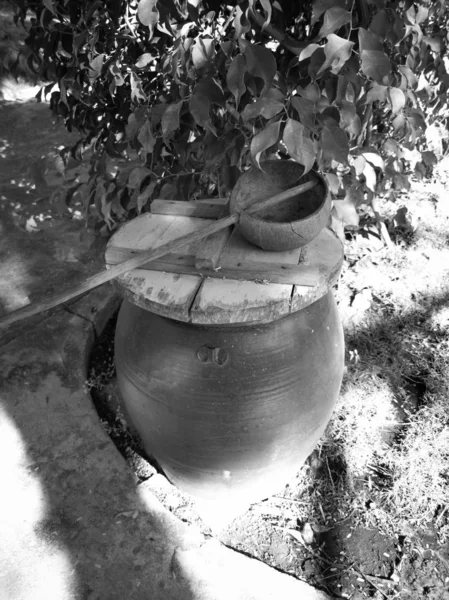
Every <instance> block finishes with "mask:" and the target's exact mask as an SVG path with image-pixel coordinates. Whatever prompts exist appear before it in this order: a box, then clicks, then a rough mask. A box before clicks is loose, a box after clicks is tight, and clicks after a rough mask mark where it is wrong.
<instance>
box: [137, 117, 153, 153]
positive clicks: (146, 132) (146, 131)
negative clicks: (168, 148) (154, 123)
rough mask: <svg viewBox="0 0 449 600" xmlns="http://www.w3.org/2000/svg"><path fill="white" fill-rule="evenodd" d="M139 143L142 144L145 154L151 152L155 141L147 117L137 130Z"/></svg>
mask: <svg viewBox="0 0 449 600" xmlns="http://www.w3.org/2000/svg"><path fill="white" fill-rule="evenodd" d="M137 139H138V140H139V142H140V144H141V145H142V148H143V151H144V152H145V153H146V154H151V153H152V152H153V150H154V144H155V143H156V138H155V137H154V136H153V133H152V131H151V125H150V122H149V121H148V119H147V120H146V121H145V123H144V124H143V126H142V128H141V129H140V131H139V135H138V136H137Z"/></svg>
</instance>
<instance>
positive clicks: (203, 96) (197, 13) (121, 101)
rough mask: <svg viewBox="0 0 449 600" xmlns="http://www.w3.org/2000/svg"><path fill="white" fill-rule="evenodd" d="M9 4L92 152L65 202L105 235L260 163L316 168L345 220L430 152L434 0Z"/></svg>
mask: <svg viewBox="0 0 449 600" xmlns="http://www.w3.org/2000/svg"><path fill="white" fill-rule="evenodd" d="M12 1H13V2H14V4H15V6H16V14H17V18H18V19H20V20H22V21H24V19H25V16H26V15H27V12H28V11H32V14H33V15H34V17H33V18H32V21H31V27H30V30H29V38H28V41H27V44H28V53H29V58H28V61H29V64H30V66H32V67H33V68H34V70H35V71H36V72H38V73H39V75H40V77H41V78H43V79H45V80H47V81H49V82H51V83H49V84H48V85H46V86H45V87H43V89H42V91H41V97H44V96H46V95H51V107H52V109H53V110H54V111H55V112H56V113H57V114H59V115H61V116H62V117H63V118H64V119H65V123H66V125H67V127H68V128H69V129H70V130H72V129H76V130H78V131H80V132H81V134H82V140H81V142H80V143H79V144H78V145H77V147H76V148H74V149H73V154H74V156H75V157H76V158H80V157H81V156H82V155H83V152H84V153H86V151H87V152H88V153H89V152H90V156H91V162H90V168H89V172H88V173H85V172H80V169H79V168H73V169H69V171H68V173H67V180H68V189H67V190H66V191H64V194H63V196H62V197H61V201H62V203H66V202H70V201H71V199H73V198H74V197H75V198H82V199H83V202H84V209H85V212H86V214H87V213H88V212H89V210H90V209H91V208H92V207H95V210H96V211H97V213H98V214H100V215H102V218H103V219H104V221H105V222H106V224H107V225H108V226H109V227H110V228H113V227H114V226H115V224H116V223H117V222H120V221H121V220H124V219H126V218H129V217H130V216H133V215H134V214H136V212H140V211H142V210H144V209H145V207H146V206H147V205H148V203H149V202H151V200H152V198H154V197H155V196H156V195H157V196H159V197H178V198H179V197H182V198H187V197H190V198H192V197H196V196H199V195H204V194H208V195H215V194H221V195H223V194H225V193H227V192H228V191H229V190H231V189H232V187H233V186H234V184H235V182H236V179H237V177H238V176H239V174H240V173H241V171H242V170H244V169H245V168H246V167H247V166H248V165H249V164H251V163H255V164H257V165H259V164H260V161H261V160H262V159H263V158H266V157H268V156H276V157H278V158H291V159H293V160H295V161H297V162H299V163H301V164H302V165H304V168H305V169H306V170H309V169H311V168H312V167H314V168H317V169H318V170H320V171H321V172H323V173H324V174H325V175H326V177H327V179H328V182H329V186H330V189H331V191H332V193H333V194H334V196H335V197H337V198H339V199H340V200H339V202H336V203H335V210H336V213H337V215H338V216H339V218H340V219H341V220H343V221H344V222H345V223H347V224H357V223H358V216H357V211H356V209H357V207H358V206H359V205H360V204H362V203H371V202H373V200H374V199H375V195H376V194H379V193H385V192H387V191H388V192H389V193H390V194H392V195H395V194H397V193H398V192H400V191H401V190H402V189H404V188H405V189H406V188H407V186H408V185H409V177H408V176H407V174H408V172H409V170H410V169H412V170H413V171H414V173H415V174H416V175H417V176H418V177H423V176H425V174H426V173H427V171H428V169H429V168H430V167H431V166H432V165H433V164H434V163H435V162H436V161H437V158H438V157H439V155H441V154H442V151H443V148H442V141H441V140H442V139H443V138H444V135H443V131H445V128H446V118H447V117H446V111H447V100H446V93H447V89H448V87H449V60H448V58H447V57H446V52H447V45H448V32H447V22H448V11H447V9H446V6H445V2H444V0H433V1H432V0H421V1H420V2H413V1H411V0H332V1H331V0H313V2H289V1H288V0H259V1H257V0H240V1H233V2H231V1H230V2H220V1H219V0H130V1H127V2H124V1H123V0H108V1H99V0H94V1H91V0H71V1H68V0H12ZM30 50H31V52H30ZM53 82H57V84H58V87H57V89H55V87H54V85H53Z"/></svg>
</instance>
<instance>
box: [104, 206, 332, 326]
mask: <svg viewBox="0 0 449 600" xmlns="http://www.w3.org/2000/svg"><path fill="white" fill-rule="evenodd" d="M207 223H211V220H209V219H204V218H197V217H185V216H173V215H163V214H148V213H147V214H144V215H141V216H140V217H137V218H136V219H134V220H133V221H131V222H130V223H127V224H125V225H124V226H123V227H122V228H121V229H120V230H119V231H118V232H117V233H116V234H114V236H113V237H112V238H111V240H110V241H109V244H108V248H107V252H106V261H107V263H108V264H110V265H112V264H117V263H120V262H122V261H123V260H126V259H127V258H128V257H129V256H130V255H132V253H133V252H136V251H142V250H144V249H148V248H150V247H151V248H156V247H157V246H159V245H161V244H164V243H166V242H168V241H171V240H173V239H175V238H176V237H178V236H181V235H185V234H186V233H189V232H191V231H196V230H197V229H198V228H200V227H203V226H204V225H205V224H207ZM219 234H220V235H219ZM342 261H343V250H342V246H341V243H340V241H339V240H338V238H337V237H336V236H335V234H334V233H333V232H331V231H330V230H323V231H322V232H321V233H320V234H319V236H318V237H317V238H316V239H315V240H314V241H313V242H312V243H311V244H309V245H308V246H307V247H306V248H304V249H295V250H292V251H287V252H265V251H263V250H261V249H259V248H257V247H256V246H253V245H252V244H250V243H249V242H247V241H246V240H245V239H243V238H242V236H241V235H240V234H239V233H238V231H237V229H234V231H233V232H232V234H231V235H230V236H229V230H228V232H227V233H226V232H225V231H220V232H218V233H216V234H213V235H212V236H211V237H210V238H208V239H204V240H201V241H200V242H196V243H195V244H193V245H189V246H187V247H185V248H184V249H181V251H180V253H179V254H178V253H177V254H172V255H168V256H163V257H161V258H159V259H158V260H157V261H156V262H155V263H151V264H147V265H144V267H140V268H139V269H136V270H134V271H131V272H130V273H126V274H125V275H123V276H121V277H119V278H118V280H117V284H118V286H119V287H120V289H121V290H122V291H123V293H124V294H125V295H126V296H127V297H128V298H130V299H131V300H132V301H133V302H134V303H135V304H137V305H139V306H142V307H143V308H146V309H148V310H151V311H153V312H155V313H157V314H160V315H163V316H167V317H171V318H173V319H177V320H181V321H186V322H188V321H190V322H193V323H198V324H212V323H213V324H226V323H233V324H235V323H242V324H243V323H255V322H258V323H266V322H270V321H272V320H275V319H278V318H281V317H283V316H285V315H287V314H289V313H290V312H292V311H296V310H300V309H301V308H304V307H305V306H307V305H308V304H311V303H312V302H314V301H315V300H317V299H318V298H320V297H321V296H323V295H324V294H325V293H327V291H328V289H329V285H331V284H332V283H333V282H334V281H335V278H336V277H337V276H338V274H339V270H340V269H341V265H342ZM199 265H202V266H201V271H200V272H198V270H197V266H199ZM149 269H151V270H149ZM231 277H233V279H230V278H231ZM295 277H297V279H295ZM267 281H269V283H267ZM292 282H295V285H293V284H292ZM304 282H306V283H307V285H302V284H303V283H304Z"/></svg>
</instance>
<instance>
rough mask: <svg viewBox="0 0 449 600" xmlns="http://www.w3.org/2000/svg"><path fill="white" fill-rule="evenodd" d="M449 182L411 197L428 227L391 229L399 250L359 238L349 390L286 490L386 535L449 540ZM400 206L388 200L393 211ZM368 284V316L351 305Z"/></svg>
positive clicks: (346, 305) (346, 281)
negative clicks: (431, 534)
mask: <svg viewBox="0 0 449 600" xmlns="http://www.w3.org/2000/svg"><path fill="white" fill-rule="evenodd" d="M443 168H444V169H446V166H445V165H444V164H443V165H442V167H440V169H443ZM441 175H442V176H441ZM446 180H447V177H446V171H443V172H442V173H440V176H439V179H438V181H436V182H434V183H430V184H416V186H415V188H412V189H415V191H413V192H412V193H411V194H410V195H409V196H408V197H404V198H403V202H402V204H403V205H404V206H406V207H407V209H408V211H409V212H410V213H413V217H414V219H415V221H417V222H418V227H417V229H416V230H415V231H412V230H409V231H403V230H394V229H391V230H390V231H391V234H392V239H393V240H394V242H395V248H394V249H393V251H387V250H386V249H385V248H380V249H379V248H378V247H376V248H372V247H371V248H370V247H369V246H367V245H366V244H364V245H363V244H362V245H360V236H358V235H357V236H355V237H354V239H353V240H352V241H351V242H350V243H349V244H348V248H347V255H348V258H349V260H348V264H347V266H346V270H345V273H344V274H343V277H342V284H341V286H340V289H339V290H338V294H337V296H338V298H339V300H340V311H341V314H342V317H343V321H344V325H345V331H346V346H347V360H346V365H347V371H346V373H345V378H344V382H343V388H342V393H341V396H340V399H339V402H338V404H337V407H336V410H335V413H334V416H333V418H332V421H331V422H330V424H329V426H328V429H327V432H326V436H325V438H324V439H323V440H322V442H321V444H320V446H319V448H318V450H317V451H316V453H315V454H314V457H313V458H312V460H311V461H310V465H309V467H307V468H306V469H305V470H304V473H303V475H304V477H302V478H301V477H300V478H299V479H298V480H297V482H296V483H295V486H293V487H290V489H289V490H288V495H289V496H291V497H294V498H297V499H300V500H302V501H304V505H303V506H304V510H303V513H304V514H303V518H304V519H307V518H309V519H312V520H315V522H316V521H317V520H318V521H320V522H323V521H324V522H327V523H330V524H332V523H335V522H338V521H340V520H342V519H344V518H345V517H347V516H348V515H351V518H352V519H353V520H354V521H355V522H356V523H357V524H359V525H362V526H365V527H372V528H376V529H378V530H380V531H381V532H382V533H385V534H388V535H392V534H396V535H400V534H404V532H405V533H406V534H407V535H412V532H415V531H416V532H417V531H419V530H426V529H427V530H428V528H433V530H434V531H435V532H436V534H437V536H438V539H439V541H440V542H445V541H447V540H448V539H449V514H448V513H449V510H447V506H448V500H449V208H448V204H447V200H446V196H447V191H448V190H447V183H446ZM399 206H400V205H398V204H396V205H392V204H386V205H385V207H384V209H385V213H386V214H388V212H390V215H394V214H395V211H396V210H397V208H398V207H399ZM363 290H365V291H364V292H363V294H365V295H366V293H367V290H369V292H370V293H368V296H367V297H368V299H369V304H370V306H369V307H368V308H367V309H366V310H365V311H364V312H363V314H360V310H354V309H353V308H352V307H351V305H350V304H351V300H352V302H353V304H354V305H357V304H356V302H354V299H355V298H356V297H357V295H358V294H361V293H362V291H363ZM365 297H366V296H365ZM365 308H366V307H365ZM307 469H312V474H313V481H314V484H313V486H310V472H309V473H307ZM308 503H310V505H308ZM309 506H310V507H309Z"/></svg>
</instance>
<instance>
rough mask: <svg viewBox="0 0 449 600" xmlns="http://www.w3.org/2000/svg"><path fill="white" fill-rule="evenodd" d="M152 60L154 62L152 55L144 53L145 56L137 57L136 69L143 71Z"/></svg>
mask: <svg viewBox="0 0 449 600" xmlns="http://www.w3.org/2000/svg"><path fill="white" fill-rule="evenodd" d="M153 60H154V56H153V55H152V54H150V53H149V52H145V54H141V55H140V56H139V58H138V59H137V62H136V67H137V68H138V69H143V68H144V67H146V66H147V65H149V64H150V63H151V62H153Z"/></svg>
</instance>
